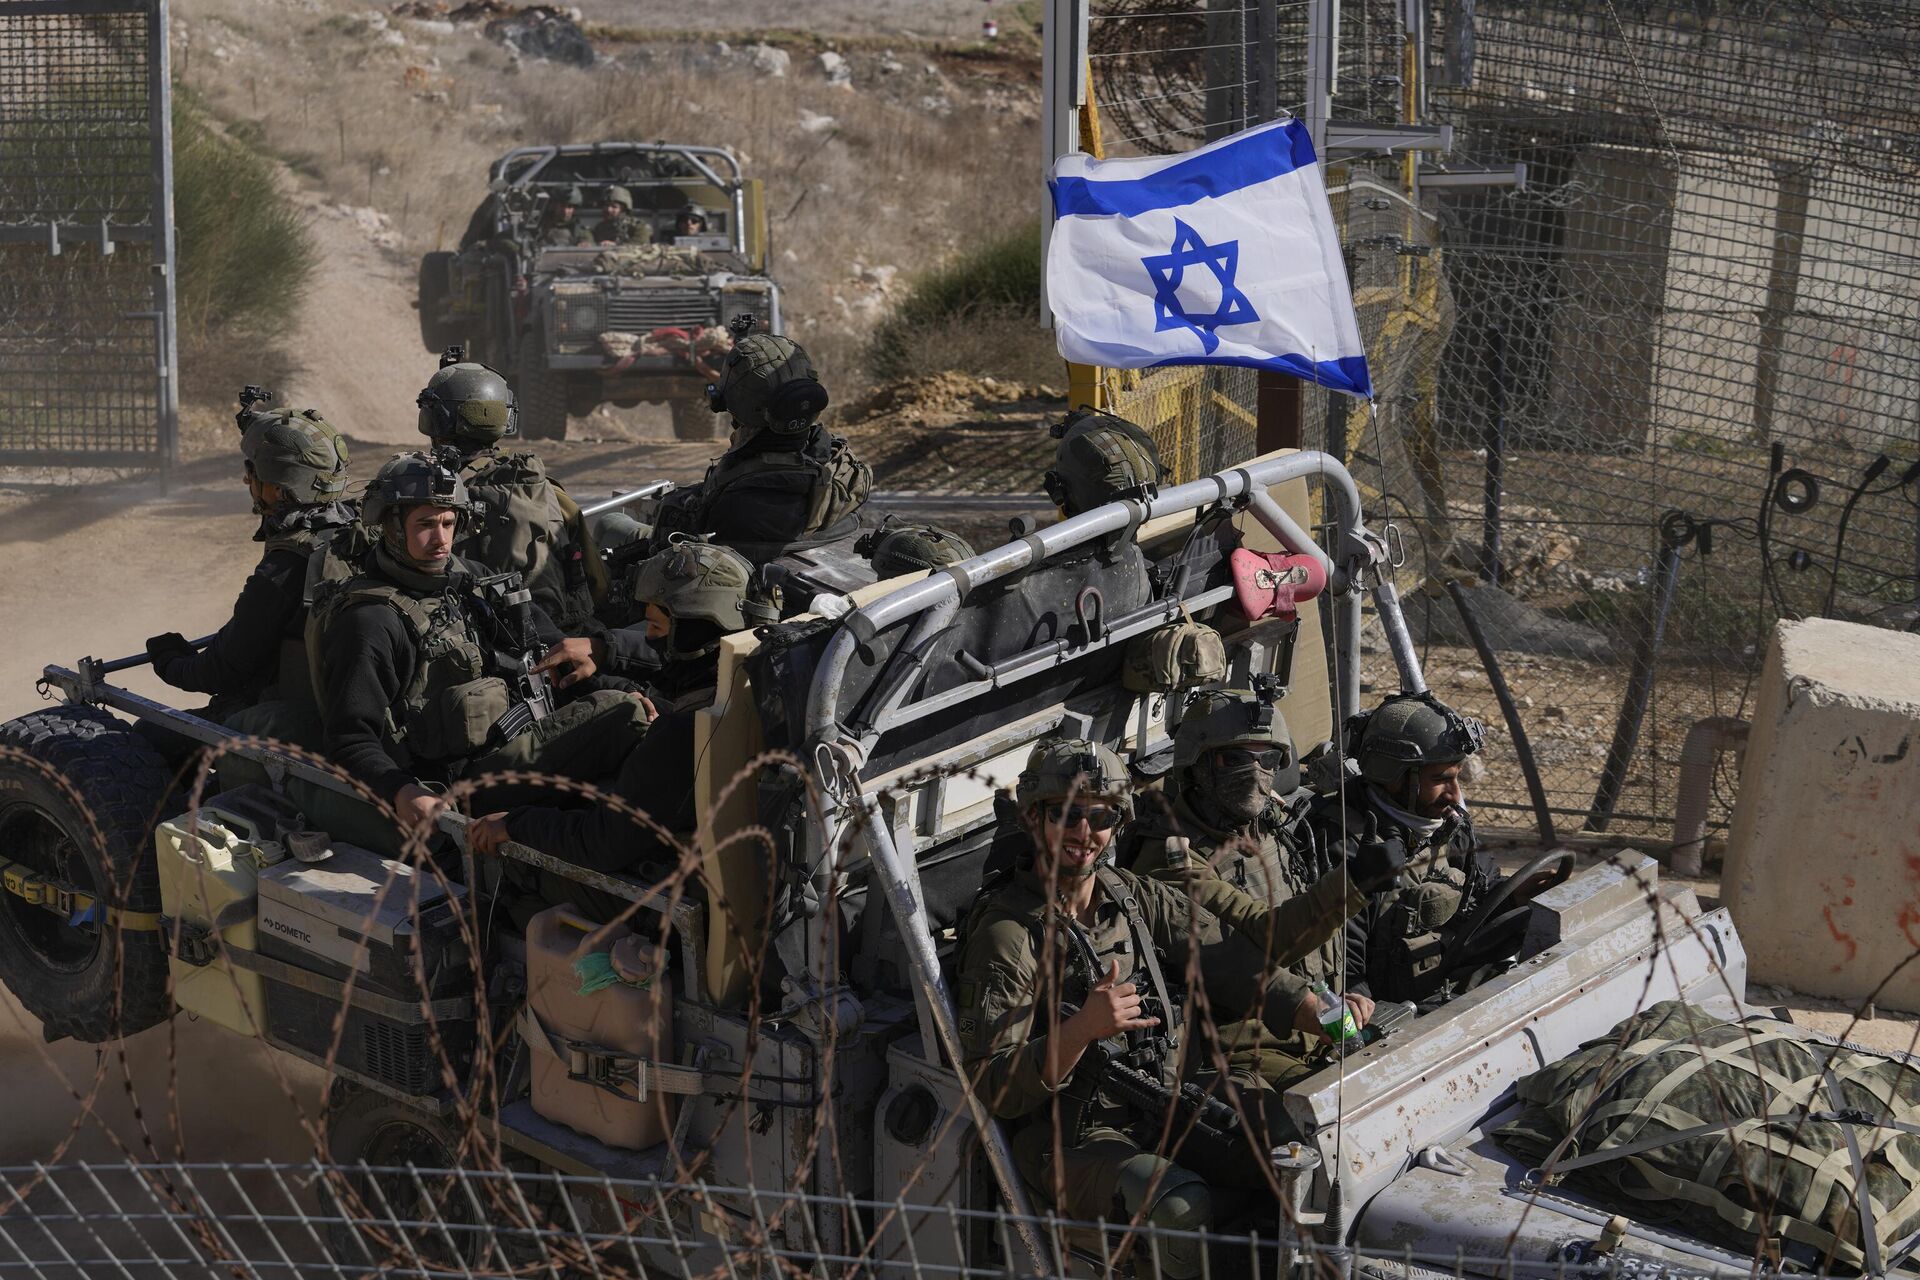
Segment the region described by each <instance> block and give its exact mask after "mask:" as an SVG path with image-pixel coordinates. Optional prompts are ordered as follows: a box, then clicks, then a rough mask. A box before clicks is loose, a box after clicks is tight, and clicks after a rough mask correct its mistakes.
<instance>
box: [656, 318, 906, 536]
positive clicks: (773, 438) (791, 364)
mask: <svg viewBox="0 0 1920 1280" xmlns="http://www.w3.org/2000/svg"><path fill="white" fill-rule="evenodd" d="M708 401H709V403H710V404H711V405H712V406H713V409H714V411H715V412H716V413H727V414H730V415H732V418H733V422H734V428H735V431H736V432H737V433H738V436H737V440H738V442H737V443H736V444H735V445H734V446H733V447H732V448H730V449H728V450H727V452H726V453H725V454H723V455H722V456H721V457H720V459H719V460H718V461H716V462H715V463H714V464H713V465H712V466H711V467H709V468H708V469H707V474H706V478H705V479H703V480H702V481H701V482H700V483H699V484H698V485H696V486H692V487H690V488H687V489H682V490H678V491H676V492H674V493H672V494H670V495H668V498H667V500H666V501H665V502H664V503H662V504H661V510H660V513H659V516H658V519H657V520H656V522H655V526H654V532H653V541H652V544H651V549H652V550H654V551H656V552H657V551H659V550H661V549H663V548H664V547H665V545H666V539H667V538H668V537H669V536H670V535H671V534H673V533H693V534H707V535H711V536H712V537H713V539H714V541H716V542H719V543H721V544H722V545H724V546H728V547H731V548H733V549H734V550H736V551H738V552H740V554H742V555H744V556H745V557H746V558H747V559H748V560H751V561H752V562H753V563H754V564H756V565H759V564H765V563H766V562H767V561H769V560H772V559H775V558H777V557H778V556H780V555H783V554H785V553H786V552H788V551H790V550H793V549H795V548H796V547H803V546H815V545H819V544H820V543H824V542H830V541H833V540H834V539H836V538H840V537H845V536H848V535H850V534H852V533H853V531H854V529H855V528H856V526H857V521H856V519H855V517H856V515H857V513H858V511H859V509H860V507H861V506H862V505H863V504H864V503H865V502H866V500H867V494H868V493H869V492H870V491H871V489H872V487H873V472H872V469H871V468H869V467H868V466H867V464H866V463H864V462H862V461H860V460H859V458H857V457H855V456H854V453H853V451H852V450H851V449H849V448H848V447H847V442H846V441H845V440H844V439H842V438H841V437H839V436H836V435H832V434H830V433H829V432H828V431H827V430H826V429H825V428H823V427H820V426H818V425H816V419H817V418H818V417H819V415H820V412H821V410H823V409H825V408H826V406H827V393H826V390H825V388H823V387H822V386H821V385H820V380H819V378H818V377H817V376H815V374H814V369H813V362H812V361H811V360H809V359H808V358H807V353H806V352H805V351H803V350H802V349H801V348H800V346H799V344H798V343H795V342H793V341H792V340H790V339H788V338H783V337H778V336H776V335H773V334H765V333H753V332H751V331H750V330H743V331H742V332H741V333H740V334H739V335H738V336H737V338H736V340H735V342H734V347H733V350H732V351H731V352H730V353H729V354H728V355H727V358H726V363H725V365H724V366H723V367H722V369H721V373H720V381H719V382H718V383H716V384H715V385H714V386H712V387H711V388H710V389H709V391H708Z"/></svg>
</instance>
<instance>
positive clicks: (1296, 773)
mask: <svg viewBox="0 0 1920 1280" xmlns="http://www.w3.org/2000/svg"><path fill="white" fill-rule="evenodd" d="M1278 692H1279V691H1278V690H1277V689H1274V688H1263V689H1259V690H1246V689H1207V690H1203V691H1202V692H1200V693H1198V694H1196V695H1194V697H1193V700H1192V701H1191V702H1190V703H1189V704H1188V706H1187V709H1186V713H1185V715H1184V716H1183V717H1182V718H1181V721H1180V727H1179V729H1178V730H1176V731H1175V733H1174V739H1173V744H1174V745H1173V768H1172V770H1171V772H1170V773H1169V775H1168V779H1167V783H1166V786H1165V787H1164V789H1163V790H1162V791H1160V792H1157V793H1149V794H1147V795H1146V796H1143V797H1142V799H1141V806H1140V807H1141V813H1140V816H1139V817H1138V818H1137V819H1136V820H1135V821H1134V822H1132V823H1129V824H1128V826H1127V829H1126V830H1125V832H1123V833H1122V835H1121V837H1120V839H1119V842H1118V851H1117V855H1116V856H1117V860H1118V861H1119V863H1120V865H1121V866H1124V867H1130V868H1132V870H1133V871H1134V872H1135V873H1137V874H1139V875H1141V876H1144V877H1147V878H1149V879H1152V880H1157V881H1160V882H1161V883H1163V884H1170V885H1173V886H1174V887H1175V888H1178V889H1180V890H1182V891H1183V892H1185V893H1186V894H1188V895H1189V896H1190V897H1192V898H1193V900H1194V901H1195V902H1198V903H1199V904H1200V905H1201V906H1203V907H1205V908H1206V909H1207V910H1209V911H1211V912H1213V913H1214V914H1215V915H1216V916H1219V917H1220V918H1221V919H1222V920H1226V921H1236V922H1238V921H1251V922H1253V923H1254V924H1255V925H1256V926H1263V927H1264V930H1265V931H1264V932H1255V934H1254V937H1255V940H1256V941H1259V942H1260V943H1261V945H1262V947H1263V949H1265V950H1267V951H1268V953H1269V954H1271V955H1274V956H1275V957H1277V958H1279V960H1280V962H1281V963H1287V964H1290V965H1291V967H1292V969H1293V971H1294V973H1295V974H1296V975H1297V976H1298V977H1300V978H1301V979H1303V980H1305V981H1307V982H1310V983H1311V982H1322V981H1324V982H1326V983H1327V984H1328V985H1330V986H1333V987H1338V986H1339V985H1340V971H1341V940H1340V936H1339V935H1340V932H1341V925H1342V924H1343V923H1344V922H1345V921H1347V920H1348V919H1349V918H1351V917H1352V916H1353V915H1355V914H1356V913H1357V912H1360V911H1362V910H1364V909H1365V908H1366V907H1367V905H1368V903H1369V902H1370V901H1371V898H1370V894H1369V891H1370V890H1375V889H1379V888H1383V887H1386V886H1388V885H1390V884H1391V883H1392V882H1393V879H1394V877H1395V876H1396V875H1397V874H1398V872H1399V870H1400V865H1401V864H1400V863H1399V862H1396V861H1395V860H1394V859H1395V855H1396V854H1399V855H1404V849H1403V848H1402V847H1400V846H1394V845H1385V846H1382V847H1381V848H1380V849H1378V850H1375V851H1373V852H1374V855H1375V856H1374V857H1373V858H1372V859H1371V860H1369V861H1368V862H1366V863H1365V864H1359V863H1356V864H1352V865H1349V866H1347V867H1346V868H1345V869H1344V871H1345V873H1344V874H1342V870H1343V869H1342V868H1341V867H1340V866H1339V865H1337V864H1331V863H1328V862H1326V861H1325V860H1323V859H1321V858H1320V857H1319V856H1318V855H1317V854H1316V853H1315V851H1314V849H1313V847H1312V845H1311V843H1310V842H1311V835H1310V834H1309V833H1308V832H1307V830H1306V828H1305V825H1304V818H1305V810H1306V807H1307V804H1308V802H1310V801H1311V799H1312V795H1311V793H1308V792H1305V791H1303V790H1302V789H1301V786H1300V762H1299V758H1298V756H1297V755H1296V754H1295V752H1294V746H1293V735H1292V733H1291V732H1290V731H1289V730H1288V728H1287V722H1286V719H1285V718H1284V717H1283V716H1281V714H1280V710H1279V708H1278V707H1277V706H1276V705H1275V702H1276V700H1277V697H1278ZM1348 1000H1349V1003H1350V1004H1351V1005H1352V1007H1353V1010H1354V1014H1355V1016H1356V1017H1357V1018H1358V1019H1359V1021H1360V1022H1361V1024H1362V1025H1364V1024H1365V1023H1366V1020H1367V1018H1368V1017H1369V1016H1370V1015H1371V1014H1372V1011H1373V1002H1372V1001H1371V1000H1370V999H1368V998H1367V996H1366V995H1364V994H1361V993H1358V992H1355V993H1350V994H1349V996H1348ZM1314 1045H1315V1039H1314V1038H1313V1037H1309V1036H1305V1035H1301V1034H1299V1033H1298V1032H1292V1033H1289V1034H1285V1035H1275V1034H1274V1033H1272V1032H1271V1031H1269V1030H1268V1029H1267V1028H1266V1026H1265V1025H1263V1024H1262V1023H1261V1022H1260V1021H1259V1020H1258V1019H1248V1020H1246V1021H1244V1022H1240V1023H1236V1024H1234V1025H1232V1026H1228V1027H1223V1028H1222V1029H1221V1046H1222V1048H1223V1049H1225V1050H1226V1053H1227V1060H1228V1063H1229V1064H1230V1066H1231V1067H1232V1068H1233V1070H1234V1072H1235V1073H1237V1074H1243V1075H1246V1076H1249V1077H1253V1078H1257V1079H1259V1080H1261V1081H1264V1082H1265V1084H1266V1085H1267V1086H1270V1087H1271V1088H1274V1089H1277V1090H1284V1089H1286V1088H1287V1087H1288V1086H1289V1085H1291V1084H1292V1083H1293V1082H1294V1081H1295V1080H1298V1079H1300V1078H1302V1077H1304V1076H1305V1075H1307V1074H1309V1072H1310V1070H1311V1069H1310V1068H1309V1067H1308V1066H1307V1065H1306V1063H1307V1059H1308V1057H1309V1054H1310V1053H1311V1051H1312V1049H1313V1048H1314Z"/></svg>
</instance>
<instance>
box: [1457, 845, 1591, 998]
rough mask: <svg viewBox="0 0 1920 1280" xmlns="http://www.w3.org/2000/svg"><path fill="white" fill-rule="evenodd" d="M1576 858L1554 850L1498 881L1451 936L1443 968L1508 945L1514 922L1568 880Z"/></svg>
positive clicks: (1485, 956)
mask: <svg viewBox="0 0 1920 1280" xmlns="http://www.w3.org/2000/svg"><path fill="white" fill-rule="evenodd" d="M1573 860H1574V855H1573V850H1571V849H1554V850H1550V851H1549V852H1547V853H1543V854H1541V855H1540V856H1539V857H1537V858H1534V859H1533V860H1532V861H1530V862H1528V863H1527V864H1526V865H1525V866H1524V867H1521V868H1520V869H1519V870H1518V871H1515V872H1514V873H1513V874H1512V875H1510V876H1508V877H1507V878H1506V879H1504V880H1502V881H1501V882H1500V883H1499V884H1497V885H1495V886H1494V887H1493V891H1492V892H1491V893H1489V894H1487V896H1486V898H1485V899H1484V900H1483V901H1482V902H1481V903H1480V906H1479V907H1478V909H1476V910H1475V911H1474V913H1473V917H1472V918H1471V919H1469V920H1468V921H1467V923H1466V926H1465V927H1464V928H1462V929H1461V930H1460V931H1459V932H1457V933H1455V934H1453V936H1452V937H1450V938H1449V939H1448V940H1447V945H1446V951H1445V953H1444V954H1443V956H1442V958H1441V961H1440V971H1441V972H1442V973H1453V972H1455V971H1456V970H1458V969H1459V968H1461V967H1462V966H1465V965H1471V964H1479V963H1483V962H1485V961H1487V960H1490V959H1492V958H1493V957H1494V956H1495V954H1497V953H1498V952H1499V951H1501V950H1502V949H1503V948H1504V947H1505V945H1506V943H1507V935H1508V934H1509V933H1510V932H1511V931H1512V930H1513V928H1514V926H1515V925H1517V924H1519V923H1520V922H1521V921H1523V920H1525V919H1526V918H1527V915H1528V914H1529V912H1528V907H1527V904H1528V903H1530V902H1532V901H1533V900H1534V899H1535V898H1536V897H1538V896H1539V895H1541V894H1543V893H1545V892H1546V891H1547V890H1549V889H1551V888H1554V887H1555V886H1557V885H1561V884H1565V883H1566V881H1567V878H1568V877H1569V876H1571V875H1572V874H1573ZM1483 939H1484V941H1483Z"/></svg>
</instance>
